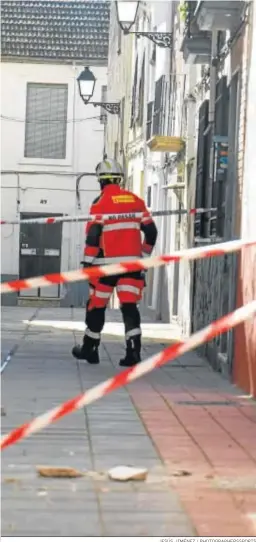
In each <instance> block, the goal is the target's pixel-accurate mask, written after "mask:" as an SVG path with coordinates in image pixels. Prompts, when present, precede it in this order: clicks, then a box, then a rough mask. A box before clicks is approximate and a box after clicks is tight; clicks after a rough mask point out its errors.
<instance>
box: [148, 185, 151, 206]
mask: <svg viewBox="0 0 256 542" xmlns="http://www.w3.org/2000/svg"><path fill="white" fill-rule="evenodd" d="M151 204H152V199H151V186H148V190H147V207H148V208H149V209H151Z"/></svg>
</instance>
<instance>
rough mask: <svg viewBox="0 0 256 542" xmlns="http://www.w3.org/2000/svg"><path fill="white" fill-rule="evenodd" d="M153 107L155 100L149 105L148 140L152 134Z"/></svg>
mask: <svg viewBox="0 0 256 542" xmlns="http://www.w3.org/2000/svg"><path fill="white" fill-rule="evenodd" d="M153 107H154V102H149V103H148V105H147V127H146V139H147V141H149V139H150V138H151V135H152V119H153Z"/></svg>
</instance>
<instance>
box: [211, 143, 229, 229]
mask: <svg viewBox="0 0 256 542" xmlns="http://www.w3.org/2000/svg"><path fill="white" fill-rule="evenodd" d="M213 141H214V177H213V205H212V206H213V207H216V208H217V213H216V212H215V216H213V217H212V218H211V235H217V236H218V237H223V235H224V218H225V200H226V182H227V172H228V137H226V136H218V135H216V136H214V138H213Z"/></svg>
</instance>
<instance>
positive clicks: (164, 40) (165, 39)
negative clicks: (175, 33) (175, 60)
mask: <svg viewBox="0 0 256 542" xmlns="http://www.w3.org/2000/svg"><path fill="white" fill-rule="evenodd" d="M138 7H139V2H129V1H128V0H124V1H122V2H119V1H117V2H116V15H117V21H118V24H119V26H120V27H121V29H122V30H123V31H124V34H135V35H136V36H137V37H138V38H140V37H141V36H145V37H146V38H148V39H150V40H151V41H153V43H155V44H156V45H159V47H169V48H170V49H171V48H172V34H171V33H170V32H130V30H131V28H132V26H133V25H134V23H135V21H136V16H137V13H138Z"/></svg>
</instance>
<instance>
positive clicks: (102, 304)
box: [85, 272, 145, 342]
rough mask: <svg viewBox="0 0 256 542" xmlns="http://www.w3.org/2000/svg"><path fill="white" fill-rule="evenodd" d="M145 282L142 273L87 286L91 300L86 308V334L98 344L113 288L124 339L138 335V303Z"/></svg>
mask: <svg viewBox="0 0 256 542" xmlns="http://www.w3.org/2000/svg"><path fill="white" fill-rule="evenodd" d="M144 286H145V279H144V277H143V275H142V273H141V272H135V273H129V274H128V273H127V274H125V275H118V276H110V277H102V278H100V279H99V280H98V282H97V283H96V285H95V286H92V285H90V297H89V300H88V303H87V307H86V309H87V310H86V319H85V323H86V325H87V329H86V332H85V334H86V335H87V336H89V337H91V339H95V340H96V341H97V342H98V341H99V340H100V334H101V331H102V329H103V327H104V323H105V311H106V307H107V305H108V302H109V300H110V297H111V295H112V293H113V290H114V288H116V291H117V295H118V299H119V302H120V308H121V312H122V316H123V322H124V327H125V338H126V341H128V340H129V339H130V338H132V337H135V336H138V335H140V334H141V328H140V313H139V309H138V307H137V304H138V303H139V301H140V300H141V297H142V292H143V289H144Z"/></svg>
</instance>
